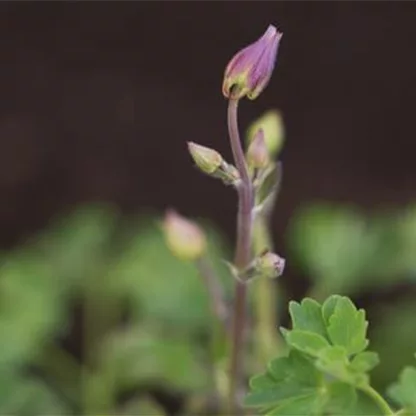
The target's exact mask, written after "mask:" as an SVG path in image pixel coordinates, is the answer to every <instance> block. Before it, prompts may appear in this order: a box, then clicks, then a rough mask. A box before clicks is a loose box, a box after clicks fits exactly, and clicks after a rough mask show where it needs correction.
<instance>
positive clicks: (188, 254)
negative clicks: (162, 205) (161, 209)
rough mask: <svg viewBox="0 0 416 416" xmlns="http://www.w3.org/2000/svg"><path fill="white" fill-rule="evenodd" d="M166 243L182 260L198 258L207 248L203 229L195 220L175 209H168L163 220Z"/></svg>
mask: <svg viewBox="0 0 416 416" xmlns="http://www.w3.org/2000/svg"><path fill="white" fill-rule="evenodd" d="M163 230H164V233H165V239H166V243H167V245H168V247H169V249H170V250H171V251H172V253H173V254H174V255H175V256H176V257H178V258H180V259H181V260H196V259H198V258H199V257H201V256H202V255H203V254H204V252H205V250H206V245H207V244H206V240H205V235H204V233H203V231H202V230H201V229H200V228H199V227H198V226H197V225H196V224H195V223H194V222H193V221H190V220H188V219H186V218H184V217H182V216H181V215H179V214H178V213H176V212H175V211H173V210H168V211H167V212H166V215H165V220H164V222H163Z"/></svg>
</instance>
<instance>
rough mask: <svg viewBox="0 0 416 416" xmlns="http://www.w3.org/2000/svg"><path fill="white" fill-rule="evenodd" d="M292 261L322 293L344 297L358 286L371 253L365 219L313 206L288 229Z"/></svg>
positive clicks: (350, 211) (347, 210) (342, 208)
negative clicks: (339, 294) (343, 295)
mask: <svg viewBox="0 0 416 416" xmlns="http://www.w3.org/2000/svg"><path fill="white" fill-rule="evenodd" d="M289 236H290V247H291V248H292V250H293V254H294V258H295V260H298V262H299V265H300V266H301V267H302V268H303V269H304V271H305V273H306V274H307V275H308V276H310V277H311V278H312V279H313V280H314V281H315V284H317V285H318V286H319V288H322V289H323V292H324V293H326V294H327V293H348V292H350V291H353V290H355V289H356V288H357V286H359V285H360V284H361V282H362V279H361V276H362V271H363V269H364V267H365V266H366V260H367V257H368V253H369V252H372V250H373V248H372V245H371V244H369V243H370V242H371V241H369V238H368V234H367V223H366V219H365V217H363V215H362V214H361V213H360V212H359V211H357V210H356V209H355V208H352V207H345V206H332V205H328V204H315V205H312V206H309V207H307V208H305V209H302V210H301V211H299V212H298V213H296V214H295V216H294V217H293V219H292V221H291V224H290V226H289Z"/></svg>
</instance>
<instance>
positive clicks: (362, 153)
mask: <svg viewBox="0 0 416 416" xmlns="http://www.w3.org/2000/svg"><path fill="white" fill-rule="evenodd" d="M415 18H416V3H413V2H380V3H378V2H122V3H119V2H67V3H58V2H56V3H53V2H45V3H43V2H28V3H22V2H17V3H11V2H2V3H0V39H1V41H0V42H1V46H0V51H1V60H0V98H1V101H0V103H1V104H0V193H1V201H2V202H1V204H0V229H1V237H0V240H1V245H2V246H3V247H10V246H11V245H13V244H15V243H17V242H19V241H22V240H24V239H25V238H26V236H27V235H30V233H32V232H34V231H35V230H37V229H40V228H41V227H43V226H44V225H45V224H46V223H47V222H48V221H49V219H50V218H51V217H52V216H54V215H55V214H57V213H60V212H63V211H65V210H68V209H69V208H70V207H72V206H75V205H76V204H78V203H80V202H84V201H97V200H98V201H114V202H116V203H117V204H118V205H119V206H120V208H121V209H122V210H123V211H125V212H135V211H140V210H141V209H147V208H156V209H163V208H165V207H166V206H175V207H176V208H178V209H179V210H180V211H181V212H182V213H184V214H187V215H199V216H205V217H209V218H211V219H212V220H213V221H215V222H216V223H217V224H219V225H220V226H222V227H223V228H224V229H225V230H226V232H227V234H228V235H229V236H230V238H233V232H234V215H235V195H233V193H232V192H230V191H229V190H228V189H225V188H223V187H222V186H221V185H220V184H219V183H217V182H216V181H213V180H211V179H209V178H207V177H204V176H203V175H201V174H199V173H198V172H196V171H195V169H194V168H193V167H192V163H191V161H190V158H189V156H188V154H187V152H186V141H188V140H192V141H196V142H199V143H201V144H205V145H208V146H212V147H215V148H217V149H218V150H220V151H221V152H222V153H223V154H224V155H225V156H227V157H230V150H229V147H228V142H227V135H226V125H225V111H226V101H225V99H224V98H223V97H222V94H221V82H222V74H223V70H224V67H225V65H226V63H227V62H228V60H229V59H230V58H231V56H232V55H233V54H234V53H235V52H236V51H237V50H238V49H239V48H241V47H243V46H245V45H246V44H247V43H250V42H252V41H253V40H255V39H257V38H258V37H259V36H260V35H261V34H262V33H263V31H264V30H265V29H266V27H267V25H268V24H269V23H273V24H275V25H277V26H278V27H279V28H280V29H281V30H282V31H283V32H284V36H283V39H282V43H281V48H280V51H279V56H278V64H277V67H276V71H275V73H274V76H273V78H272V81H271V83H270V86H269V87H268V89H267V90H266V91H265V92H264V93H263V94H262V95H261V96H260V97H259V98H258V99H257V100H256V101H253V102H250V101H247V102H244V103H243V105H242V110H241V124H242V127H243V128H244V127H246V126H247V125H248V123H249V122H250V120H251V119H252V118H254V117H257V116H258V115H260V114H261V113H262V112H263V111H264V110H266V109H268V108H269V107H277V108H280V109H281V110H282V111H283V112H284V115H285V120H286V127H287V144H286V146H285V149H284V152H283V155H282V159H283V161H284V167H285V178H284V185H283V191H282V193H281V197H280V201H279V202H280V203H279V207H278V209H277V210H276V213H275V217H274V224H273V226H274V229H275V235H276V236H277V242H278V245H279V251H280V252H284V251H285V250H284V248H282V245H283V237H282V236H283V232H284V230H285V226H286V224H287V222H288V220H289V218H290V215H291V212H293V210H294V209H296V208H297V207H298V206H300V205H302V203H304V202H306V201H310V200H315V199H320V198H323V199H328V200H336V201H350V202H353V203H356V204H358V205H361V206H363V207H369V208H372V207H376V206H379V205H384V204H390V205H398V204H403V203H405V202H406V201H409V200H411V199H412V198H413V197H414V196H415V195H414V185H415V177H416V165H415V151H416V144H415V134H414V130H415V120H416V117H415V97H416V92H415V87H416V77H415V75H416V55H415V52H414V51H415V42H416V25H415Z"/></svg>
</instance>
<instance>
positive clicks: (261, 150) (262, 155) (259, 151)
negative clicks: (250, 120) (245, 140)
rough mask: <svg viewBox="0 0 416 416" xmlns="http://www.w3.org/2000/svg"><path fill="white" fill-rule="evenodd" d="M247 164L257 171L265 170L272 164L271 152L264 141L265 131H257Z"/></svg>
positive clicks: (248, 151) (251, 144) (249, 148)
mask: <svg viewBox="0 0 416 416" xmlns="http://www.w3.org/2000/svg"><path fill="white" fill-rule="evenodd" d="M247 163H248V165H249V166H251V167H253V168H256V169H263V168H265V167H267V165H268V164H269V163H270V155H269V150H268V149H267V146H266V142H265V139H264V131H263V129H259V130H257V133H256V134H255V136H254V137H253V141H252V142H251V143H250V146H249V147H248V150H247Z"/></svg>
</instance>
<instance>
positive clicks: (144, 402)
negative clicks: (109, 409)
mask: <svg viewBox="0 0 416 416" xmlns="http://www.w3.org/2000/svg"><path fill="white" fill-rule="evenodd" d="M165 414H166V413H165V411H164V410H163V409H162V407H161V406H159V405H158V404H157V403H155V401H154V400H152V399H150V398H137V399H134V400H130V401H129V402H127V403H126V404H125V405H124V406H123V407H122V408H121V410H120V412H119V413H118V415H120V416H122V415H125V416H132V415H138V416H140V415H143V416H144V415H146V416H164V415H165Z"/></svg>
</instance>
